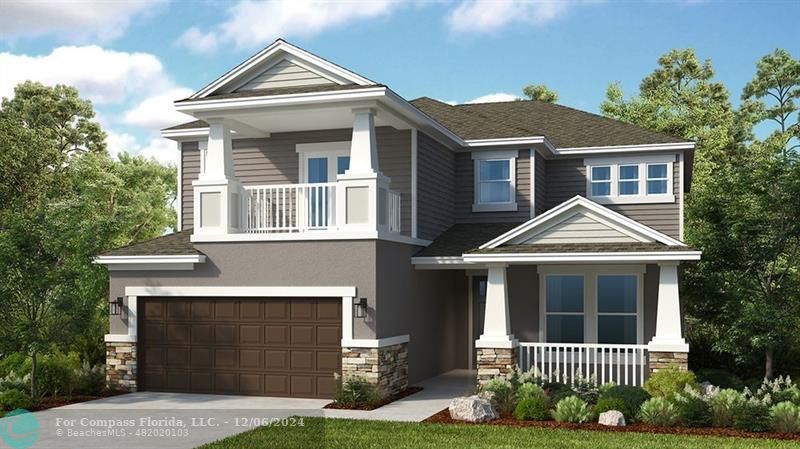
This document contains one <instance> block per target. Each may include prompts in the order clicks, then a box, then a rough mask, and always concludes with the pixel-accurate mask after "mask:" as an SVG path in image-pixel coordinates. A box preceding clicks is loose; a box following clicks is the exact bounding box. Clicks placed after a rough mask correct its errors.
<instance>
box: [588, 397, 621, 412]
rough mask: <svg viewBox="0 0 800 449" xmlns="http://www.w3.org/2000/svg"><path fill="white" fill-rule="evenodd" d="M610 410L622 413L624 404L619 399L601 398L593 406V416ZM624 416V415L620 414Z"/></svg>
mask: <svg viewBox="0 0 800 449" xmlns="http://www.w3.org/2000/svg"><path fill="white" fill-rule="evenodd" d="M611 410H616V411H618V412H622V411H623V410H625V402H623V401H622V399H620V398H601V399H599V400H598V401H597V404H596V405H595V406H594V414H595V415H598V416H599V415H600V414H601V413H605V412H608V411H611ZM622 414H623V415H624V414H625V413H624V412H622Z"/></svg>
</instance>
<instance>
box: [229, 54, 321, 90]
mask: <svg viewBox="0 0 800 449" xmlns="http://www.w3.org/2000/svg"><path fill="white" fill-rule="evenodd" d="M325 84H335V83H334V82H333V81H331V80H329V79H327V78H325V77H323V76H320V75H318V74H316V73H314V72H312V71H310V70H308V69H306V68H303V67H300V66H299V65H297V64H294V63H292V62H291V61H288V60H286V59H284V60H282V61H281V62H279V63H277V64H275V65H273V66H272V67H270V68H268V69H267V70H265V71H263V72H261V73H260V74H258V75H256V76H255V77H254V78H253V79H251V80H250V81H248V82H247V83H246V84H245V85H243V86H242V87H240V88H238V89H236V90H237V91H243V90H254V89H271V88H276V87H298V86H319V85H325Z"/></svg>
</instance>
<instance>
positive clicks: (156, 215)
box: [0, 82, 176, 397]
mask: <svg viewBox="0 0 800 449" xmlns="http://www.w3.org/2000/svg"><path fill="white" fill-rule="evenodd" d="M175 187H176V186H175V169H174V167H164V166H161V165H160V164H158V163H157V162H154V161H151V160H145V159H142V158H133V157H128V156H126V155H123V156H121V158H120V161H114V160H112V159H111V158H110V157H109V155H108V153H107V152H106V148H105V134H104V133H103V132H102V130H101V129H100V126H99V125H98V124H97V122H95V121H94V111H93V109H92V106H91V103H90V102H89V101H87V100H83V99H81V98H80V96H79V95H78V92H77V90H76V89H74V88H71V87H67V86H56V87H46V86H44V85H42V84H39V83H31V82H26V83H23V84H21V85H19V86H17V88H16V89H15V95H14V98H12V99H3V101H2V109H0V307H2V309H3V311H4V312H3V313H2V314H0V353H4V354H7V353H9V352H22V353H25V354H28V355H29V356H30V357H31V394H32V396H34V397H35V396H36V393H37V391H36V386H37V376H36V374H37V373H36V365H37V358H38V356H39V355H40V354H42V353H43V352H46V351H48V350H50V349H51V348H52V347H53V346H54V345H55V346H61V347H62V348H69V347H70V345H73V344H82V345H84V346H85V347H84V348H83V349H84V351H83V355H84V356H85V357H86V358H87V359H90V362H96V361H97V360H98V359H99V358H101V357H102V352H103V349H102V333H101V334H100V335H90V336H89V335H86V334H87V332H90V333H96V332H97V331H98V330H101V331H102V329H103V328H104V327H105V326H104V323H99V324H98V320H104V319H105V318H104V317H105V313H104V312H105V310H106V307H107V305H106V302H107V301H106V299H105V297H106V295H107V289H108V276H107V273H106V271H105V269H104V268H103V267H99V266H97V265H95V264H93V263H92V259H93V257H94V256H95V255H97V254H98V253H100V252H102V251H104V250H107V249H110V248H112V247H114V246H119V245H122V244H128V243H132V242H135V241H138V240H143V239H148V238H152V237H155V236H158V235H160V234H162V233H163V232H164V230H165V229H167V228H168V227H171V226H173V225H174V221H175V213H174V211H173V210H172V208H171V206H170V204H171V202H172V201H174V196H175ZM88 342H92V343H88Z"/></svg>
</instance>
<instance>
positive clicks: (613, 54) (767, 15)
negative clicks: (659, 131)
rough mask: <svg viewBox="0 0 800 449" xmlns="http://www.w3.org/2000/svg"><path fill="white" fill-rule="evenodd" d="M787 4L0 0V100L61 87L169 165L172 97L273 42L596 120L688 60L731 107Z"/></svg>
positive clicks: (115, 134) (782, 24)
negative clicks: (538, 95) (702, 64)
mask: <svg viewBox="0 0 800 449" xmlns="http://www.w3.org/2000/svg"><path fill="white" fill-rule="evenodd" d="M798 22H800V0H775V1H751V2H747V1H724V0H717V1H715V0H662V1H656V0H640V1H633V0H629V1H612V0H606V1H603V0H538V1H537V0H530V1H518V0H508V1H501V0H451V1H446V0H444V1H423V0H408V1H400V0H395V1H390V0H351V1H339V2H323V1H309V0H288V1H279V0H265V1H256V0H229V1H220V0H171V1H170V0H125V1H114V0H112V1H98V0H75V1H67V0H47V1H37V0H27V1H17V0H0V96H3V97H10V96H13V89H14V86H15V85H16V84H18V83H19V82H22V81H24V80H26V79H30V80H36V81H41V82H43V83H45V84H48V85H54V84H57V83H63V84H70V85H73V86H76V87H77V88H78V89H79V90H80V93H81V95H82V96H83V97H85V98H89V99H91V100H92V102H93V104H94V107H95V110H96V111H97V116H98V120H99V121H100V123H101V124H102V126H103V129H104V130H105V131H106V133H107V134H108V146H109V150H110V151H111V152H112V153H113V154H118V153H119V152H120V151H128V152H130V153H135V154H142V155H144V156H147V157H153V158H155V159H157V160H159V161H162V162H174V160H175V156H176V151H175V145H174V143H172V142H170V141H168V140H166V139H163V138H161V137H160V136H159V130H160V129H161V128H164V127H167V126H171V125H174V124H178V123H182V122H185V121H190V120H191V117H188V116H185V115H183V114H180V113H178V112H175V111H174V109H173V108H172V101H174V100H177V99H181V98H185V97H187V96H188V95H190V94H191V93H192V92H194V91H196V90H198V89H200V88H202V87H203V86H205V85H206V84H208V83H209V82H210V81H212V80H214V79H215V78H217V77H218V76H220V75H222V74H223V73H225V72H227V71H228V70H230V69H231V68H233V67H234V66H235V65H236V64H238V63H240V62H241V61H243V60H244V59H246V58H248V57H249V56H250V55H252V54H253V53H255V52H257V51H258V50H260V49H261V48H263V47H265V46H266V45H268V44H269V43H270V42H272V41H273V40H274V39H276V38H278V37H281V38H284V39H286V40H288V41H289V42H291V43H293V44H295V45H298V46H300V47H302V48H304V49H306V50H308V51H311V52H312V53H315V54H317V55H319V56H322V57H324V58H326V59H329V60H331V61H333V62H336V63H337V64H339V65H342V66H345V67H347V68H348V69H350V70H352V71H354V72H356V73H359V74H361V75H363V76H365V77H367V78H369V79H372V80H374V81H377V82H380V83H383V84H387V85H389V86H390V87H391V88H392V89H393V90H394V91H395V92H397V93H399V94H400V95H402V96H404V97H405V98H407V99H413V98H416V97H420V96H428V97H432V98H436V99H439V100H442V101H447V102H450V103H464V102H475V101H503V100H513V99H514V98H516V97H518V96H520V95H521V90H522V87H523V86H525V85H526V84H531V83H536V84H538V83H544V84H546V85H547V86H549V87H550V88H552V89H554V90H556V91H557V92H558V94H559V103H561V104H564V105H567V106H572V107H575V108H578V109H583V110H586V111H590V112H598V110H599V106H600V103H601V102H602V101H603V98H604V96H605V90H606V88H607V87H608V85H609V83H611V82H619V83H621V85H622V87H623V89H624V91H625V92H626V94H627V95H632V94H635V93H636V91H637V90H638V85H639V82H640V81H641V79H642V78H643V77H645V76H646V75H647V74H649V73H650V72H652V71H653V69H655V68H656V65H657V60H658V57H659V56H660V55H662V54H664V53H665V52H667V51H669V50H670V49H673V48H693V49H695V51H696V52H697V54H698V56H699V57H700V58H701V59H706V58H710V59H711V61H712V64H713V66H714V68H715V70H716V76H717V79H718V80H720V81H722V82H724V83H725V84H726V85H727V86H728V88H729V90H730V91H731V93H732V99H733V100H734V102H735V103H736V102H738V98H739V95H740V93H741V89H742V87H743V86H744V84H745V83H746V82H747V81H749V80H750V79H751V78H752V76H753V74H754V72H755V63H756V61H757V60H758V59H759V58H760V57H762V56H763V55H765V54H767V53H769V52H771V51H772V50H774V49H775V48H778V47H781V48H785V49H786V50H788V51H789V52H790V53H791V54H792V55H793V56H794V57H795V58H798V57H800V39H798V36H797V27H798Z"/></svg>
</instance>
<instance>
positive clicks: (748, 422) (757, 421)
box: [733, 399, 771, 432]
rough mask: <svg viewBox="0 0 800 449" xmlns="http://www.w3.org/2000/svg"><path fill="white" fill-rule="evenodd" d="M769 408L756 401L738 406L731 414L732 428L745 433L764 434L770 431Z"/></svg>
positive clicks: (745, 402) (752, 400)
mask: <svg viewBox="0 0 800 449" xmlns="http://www.w3.org/2000/svg"><path fill="white" fill-rule="evenodd" d="M770 424H771V423H770V416H769V407H768V406H767V405H766V404H764V403H763V402H761V401H759V400H758V399H751V400H749V401H744V402H743V403H742V404H740V405H739V406H738V407H736V409H735V410H734V413H733V427H735V428H737V429H739V430H744V431H746V432H766V431H768V430H769V429H770Z"/></svg>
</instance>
